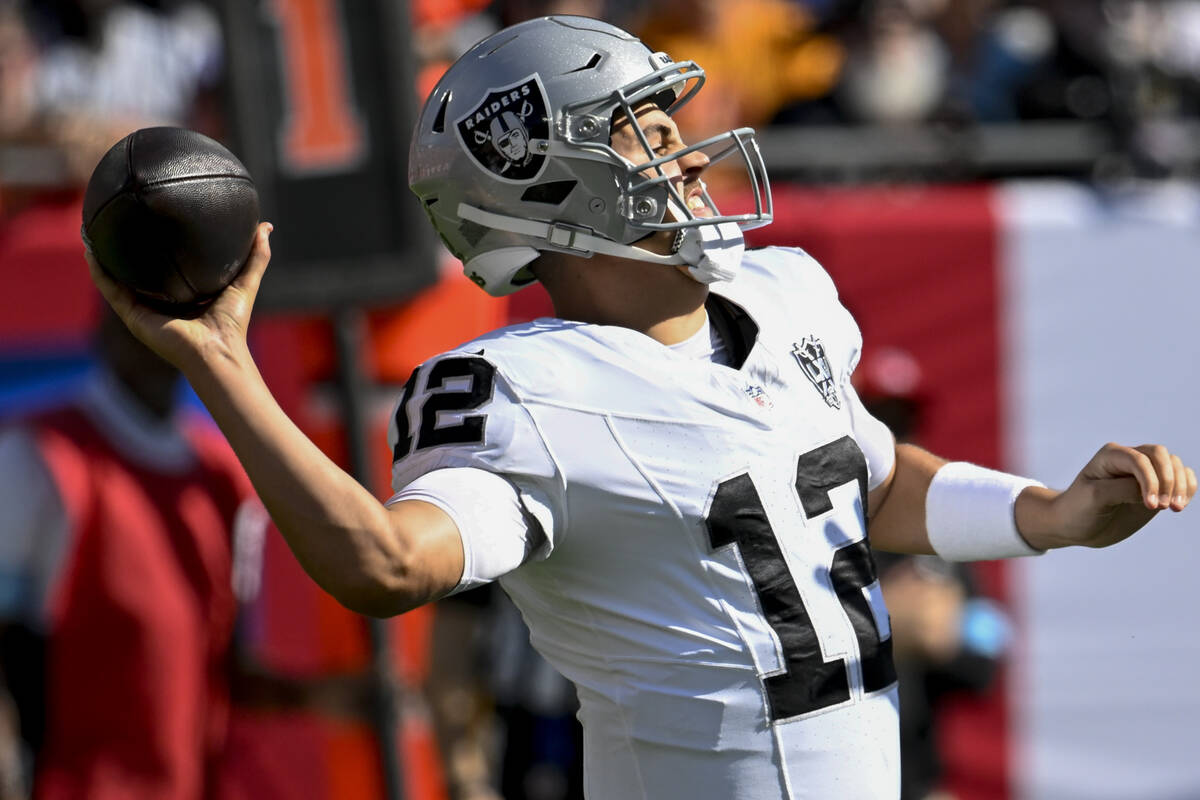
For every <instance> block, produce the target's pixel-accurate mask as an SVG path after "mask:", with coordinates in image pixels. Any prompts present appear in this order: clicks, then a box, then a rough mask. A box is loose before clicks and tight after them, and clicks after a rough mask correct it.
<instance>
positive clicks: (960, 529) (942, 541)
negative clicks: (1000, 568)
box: [925, 461, 1045, 561]
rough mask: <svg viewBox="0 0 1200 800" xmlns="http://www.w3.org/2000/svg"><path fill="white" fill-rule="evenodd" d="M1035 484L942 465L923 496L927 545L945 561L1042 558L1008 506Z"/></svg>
mask: <svg viewBox="0 0 1200 800" xmlns="http://www.w3.org/2000/svg"><path fill="white" fill-rule="evenodd" d="M1041 485H1042V484H1040V483H1038V482H1037V481H1035V480H1031V479H1029V478H1021V477H1019V476H1017V475H1009V474H1007V473H1005V472H997V471H995V470H991V469H985V468H984V467H978V466H976V465H974V464H968V463H966V462H965V461H953V462H951V463H949V464H946V465H944V466H943V467H942V468H941V469H939V470H938V471H937V473H935V474H934V476H933V482H932V483H930V484H929V492H928V493H927V494H926V495H925V528H926V530H927V531H928V533H929V544H930V545H932V546H933V550H934V552H935V553H937V554H938V555H939V556H941V557H942V558H944V559H946V560H947V561H985V560H989V559H993V558H1012V557H1014V556H1036V555H1041V554H1042V553H1043V552H1045V551H1043V550H1035V549H1033V548H1032V547H1030V546H1029V543H1028V542H1026V541H1025V540H1024V539H1023V538H1021V534H1020V533H1019V532H1018V531H1017V522H1016V518H1015V517H1014V515H1013V506H1014V505H1015V504H1016V501H1017V495H1019V494H1020V493H1021V490H1022V489H1024V488H1025V487H1026V486H1041Z"/></svg>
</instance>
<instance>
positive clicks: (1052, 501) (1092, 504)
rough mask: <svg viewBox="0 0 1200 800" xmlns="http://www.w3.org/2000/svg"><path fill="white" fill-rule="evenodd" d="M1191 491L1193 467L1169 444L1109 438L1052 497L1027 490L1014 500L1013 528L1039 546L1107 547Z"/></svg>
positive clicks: (1175, 506) (1178, 504)
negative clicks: (1131, 443) (1121, 442)
mask: <svg viewBox="0 0 1200 800" xmlns="http://www.w3.org/2000/svg"><path fill="white" fill-rule="evenodd" d="M1041 491H1043V492H1044V491H1045V490H1041ZM1195 494H1196V472H1195V470H1193V469H1192V468H1191V467H1188V466H1185V465H1184V463H1183V461H1182V460H1180V458H1179V456H1178V455H1176V454H1174V453H1172V452H1170V451H1169V450H1167V448H1165V447H1163V446H1162V445H1159V444H1144V445H1139V446H1138V447H1125V446H1124V445H1119V444H1113V443H1111V442H1110V443H1109V444H1106V445H1104V447H1102V448H1100V450H1099V452H1097V453H1096V455H1094V456H1092V459H1091V461H1089V462H1088V463H1087V465H1086V466H1084V468H1083V469H1082V470H1081V471H1080V472H1079V475H1078V476H1076V478H1075V480H1074V482H1072V483H1071V485H1070V487H1069V488H1067V490H1066V491H1064V492H1061V493H1059V494H1058V495H1057V496H1053V497H1051V496H1049V495H1041V496H1039V495H1040V492H1039V491H1038V490H1033V489H1027V490H1026V491H1025V492H1024V493H1023V494H1022V496H1021V498H1018V501H1017V508H1016V514H1017V527H1018V528H1019V529H1020V530H1021V534H1022V535H1023V536H1025V538H1026V539H1028V540H1029V542H1030V544H1032V545H1033V546H1035V547H1038V548H1046V547H1065V546H1068V545H1083V546H1085V547H1108V546H1109V545H1112V544H1116V543H1117V542H1120V541H1122V540H1124V539H1127V538H1128V537H1130V536H1131V535H1133V534H1134V533H1135V532H1137V530H1138V529H1140V528H1141V527H1142V526H1143V525H1145V524H1146V523H1147V522H1149V521H1150V520H1151V519H1153V518H1154V516H1155V515H1156V514H1158V512H1159V511H1165V510H1166V509H1171V510H1172V511H1182V510H1183V509H1184V507H1186V506H1187V505H1188V503H1190V502H1191V500H1192V498H1193V497H1194V496H1195ZM1027 496H1028V497H1027ZM1039 500H1042V501H1044V502H1042V503H1039V502H1038V501H1039ZM1039 505H1041V506H1042V508H1038V506H1039Z"/></svg>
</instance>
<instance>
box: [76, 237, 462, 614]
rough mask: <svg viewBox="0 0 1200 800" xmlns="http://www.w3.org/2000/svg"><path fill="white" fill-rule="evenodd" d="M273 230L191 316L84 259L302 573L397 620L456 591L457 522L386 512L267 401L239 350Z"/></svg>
mask: <svg viewBox="0 0 1200 800" xmlns="http://www.w3.org/2000/svg"><path fill="white" fill-rule="evenodd" d="M270 231H271V226H270V225H269V224H266V223H264V224H263V225H261V226H260V227H259V231H258V238H257V240H256V241H255V245H254V249H253V251H252V252H251V255H250V260H249V261H248V262H247V264H246V266H245V268H244V269H243V270H242V273H241V275H239V276H238V278H237V280H235V281H234V283H233V284H231V285H230V286H229V287H228V288H227V289H226V290H225V291H224V292H223V293H222V294H221V295H220V297H218V298H217V300H216V301H215V302H214V303H213V304H212V306H210V307H209V308H208V309H206V310H205V312H204V313H203V314H202V315H201V316H199V317H197V318H196V319H191V320H187V319H175V318H171V317H166V316H163V315H161V314H157V313H155V312H154V311H153V310H152V309H150V308H148V307H146V306H144V305H141V304H139V303H138V302H137V301H136V299H135V298H134V296H133V294H132V293H131V292H130V291H128V290H127V289H125V288H123V287H121V286H120V285H118V284H116V283H115V282H113V281H112V280H111V279H110V278H109V277H108V276H107V275H106V274H105V273H104V272H103V270H101V269H100V268H99V267H98V265H97V264H96V262H95V260H94V259H92V258H91V255H90V254H89V255H88V262H89V264H90V266H91V270H92V278H93V280H94V281H95V282H96V285H97V286H98V287H99V288H100V291H101V292H102V293H103V294H104V297H105V299H106V300H108V302H109V303H110V304H111V305H112V307H113V309H114V310H115V311H116V312H117V314H118V315H120V317H121V318H122V319H123V320H124V321H125V324H126V325H128V326H129V328H130V330H132V331H133V333H134V334H135V335H136V336H137V337H138V338H139V339H141V340H142V341H143V342H144V343H145V344H147V345H148V346H149V347H150V348H151V349H153V350H154V351H155V352H157V353H158V354H159V355H160V356H162V357H163V358H165V359H166V360H167V361H170V362H171V363H173V364H175V365H176V366H177V367H179V369H180V371H182V372H183V374H184V375H185V376H186V377H187V379H188V380H189V381H190V382H191V384H192V387H193V388H194V389H195V390H196V394H197V395H198V396H199V397H200V399H201V400H202V401H203V402H204V404H205V406H206V407H207V408H208V410H209V412H210V413H211V414H212V416H213V419H214V420H215V421H216V423H217V425H218V426H219V427H220V428H221V431H222V432H223V433H224V434H225V437H226V438H227V439H228V440H229V444H230V445H231V446H232V447H233V450H234V452H235V453H236V454H237V456H238V458H239V460H240V461H241V462H242V466H243V467H244V468H245V470H246V473H247V475H249V477H250V480H251V482H252V483H253V484H254V488H255V490H256V491H257V492H258V495H259V497H260V498H261V499H262V502H263V505H265V506H266V508H267V510H268V511H269V512H270V514H271V518H272V519H273V520H274V522H275V525H276V527H278V528H279V531H280V533H282V534H283V536H284V538H285V539H286V540H287V543H288V546H289V547H290V548H291V549H292V552H293V553H294V554H295V555H296V558H297V559H298V560H299V561H300V564H301V565H302V566H303V567H304V569H305V571H306V572H308V574H309V575H310V576H312V578H313V579H314V580H315V581H316V582H317V583H318V584H320V586H321V587H322V588H323V589H325V590H326V591H327V592H329V593H330V594H332V595H333V596H334V597H335V598H336V599H337V600H338V601H339V602H341V603H342V604H344V605H346V606H347V607H348V608H351V609H353V610H355V611H360V612H362V613H366V614H372V615H376V616H384V615H389V614H396V613H401V612H403V611H406V610H408V609H410V608H413V607H415V606H418V605H420V604H422V603H424V602H427V601H429V600H432V599H435V598H437V597H439V596H441V595H443V594H445V593H446V592H447V591H449V590H450V589H452V588H453V587H454V586H455V585H456V584H457V583H458V580H459V576H460V575H461V574H462V566H463V556H462V544H461V540H460V538H459V534H458V529H457V527H456V526H455V524H454V522H453V520H452V519H451V518H450V517H449V516H448V515H447V514H446V513H445V512H443V511H442V510H441V509H439V508H437V507H436V506H434V505H432V504H429V503H424V502H421V501H416V500H409V501H403V502H399V503H395V504H393V505H391V506H387V507H385V506H384V505H383V504H382V503H380V502H379V501H378V500H377V499H376V498H375V497H374V496H373V495H372V494H371V493H370V492H368V491H367V490H366V489H365V488H363V487H362V486H361V485H359V483H358V482H357V481H355V480H354V479H353V478H352V477H351V476H350V475H348V474H346V473H345V472H344V471H342V470H341V469H340V468H339V467H338V466H337V465H335V464H334V463H333V462H332V461H330V460H329V458H327V457H326V456H325V455H324V454H323V453H322V452H321V451H320V450H319V449H318V448H317V447H316V445H314V444H313V443H312V442H310V441H309V440H308V438H307V437H305V436H304V434H303V433H302V432H301V431H300V430H299V428H297V427H296V426H295V424H294V423H293V422H292V421H291V420H290V419H288V417H287V415H286V414H284V413H283V410H282V409H281V408H280V407H279V405H278V403H276V401H275V399H274V397H272V396H271V393H270V390H269V389H268V388H267V386H266V384H265V383H264V382H263V379H262V376H261V375H260V374H259V371H258V368H257V366H256V365H255V364H254V361H253V359H252V358H251V356H250V350H249V347H248V346H247V343H246V328H247V325H248V322H249V318H250V312H251V308H252V306H253V303H254V298H255V296H256V294H257V292H258V287H259V283H260V282H261V280H262V276H263V273H264V272H265V271H266V267H267V263H268V261H269V260H270V246H269V244H268V237H269V235H270Z"/></svg>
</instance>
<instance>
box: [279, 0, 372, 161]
mask: <svg viewBox="0 0 1200 800" xmlns="http://www.w3.org/2000/svg"><path fill="white" fill-rule="evenodd" d="M265 6H266V9H267V12H268V13H269V15H270V16H271V18H272V20H273V21H274V22H275V26H276V30H277V31H278V41H279V53H280V58H281V59H282V60H283V61H284V64H283V65H282V66H283V69H282V70H281V74H282V76H283V80H284V84H283V87H282V88H283V103H284V114H283V121H282V125H281V130H280V131H279V159H280V165H281V166H282V167H283V169H284V170H285V171H286V172H289V173H292V174H304V173H312V172H337V171H342V170H345V169H347V168H350V167H353V166H355V165H356V164H357V163H358V162H359V161H360V160H361V159H362V158H363V157H364V155H365V153H366V149H367V139H366V137H367V134H366V130H365V127H364V125H363V122H362V115H361V114H360V113H359V112H358V109H357V108H356V106H355V100H354V96H353V88H352V87H353V82H352V80H351V73H350V63H349V61H348V59H347V55H348V53H347V49H346V31H345V25H344V21H343V19H342V13H341V11H342V9H341V2H340V0H265Z"/></svg>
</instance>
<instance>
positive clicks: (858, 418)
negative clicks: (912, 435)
mask: <svg viewBox="0 0 1200 800" xmlns="http://www.w3.org/2000/svg"><path fill="white" fill-rule="evenodd" d="M842 389H843V396H844V397H845V398H846V403H847V406H848V407H849V409H850V424H851V427H852V429H853V431H854V440H855V441H856V442H858V449H860V450H862V452H863V455H864V456H866V459H867V489H868V490H874V489H876V488H878V487H879V485H880V484H881V483H883V482H884V480H886V479H887V476H888V475H890V474H891V472H892V467H893V466H895V464H896V437H895V436H893V435H892V431H891V429H890V428H888V426H887V425H885V424H884V423H883V422H881V421H880V420H879V419H877V418H876V417H874V416H872V415H871V412H870V411H867V408H866V406H864V405H863V402H862V400H860V399H859V397H858V392H856V391H854V387H852V386H851V385H850V384H849V382H847V383H846V384H845V385H844V386H843V387H842Z"/></svg>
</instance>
